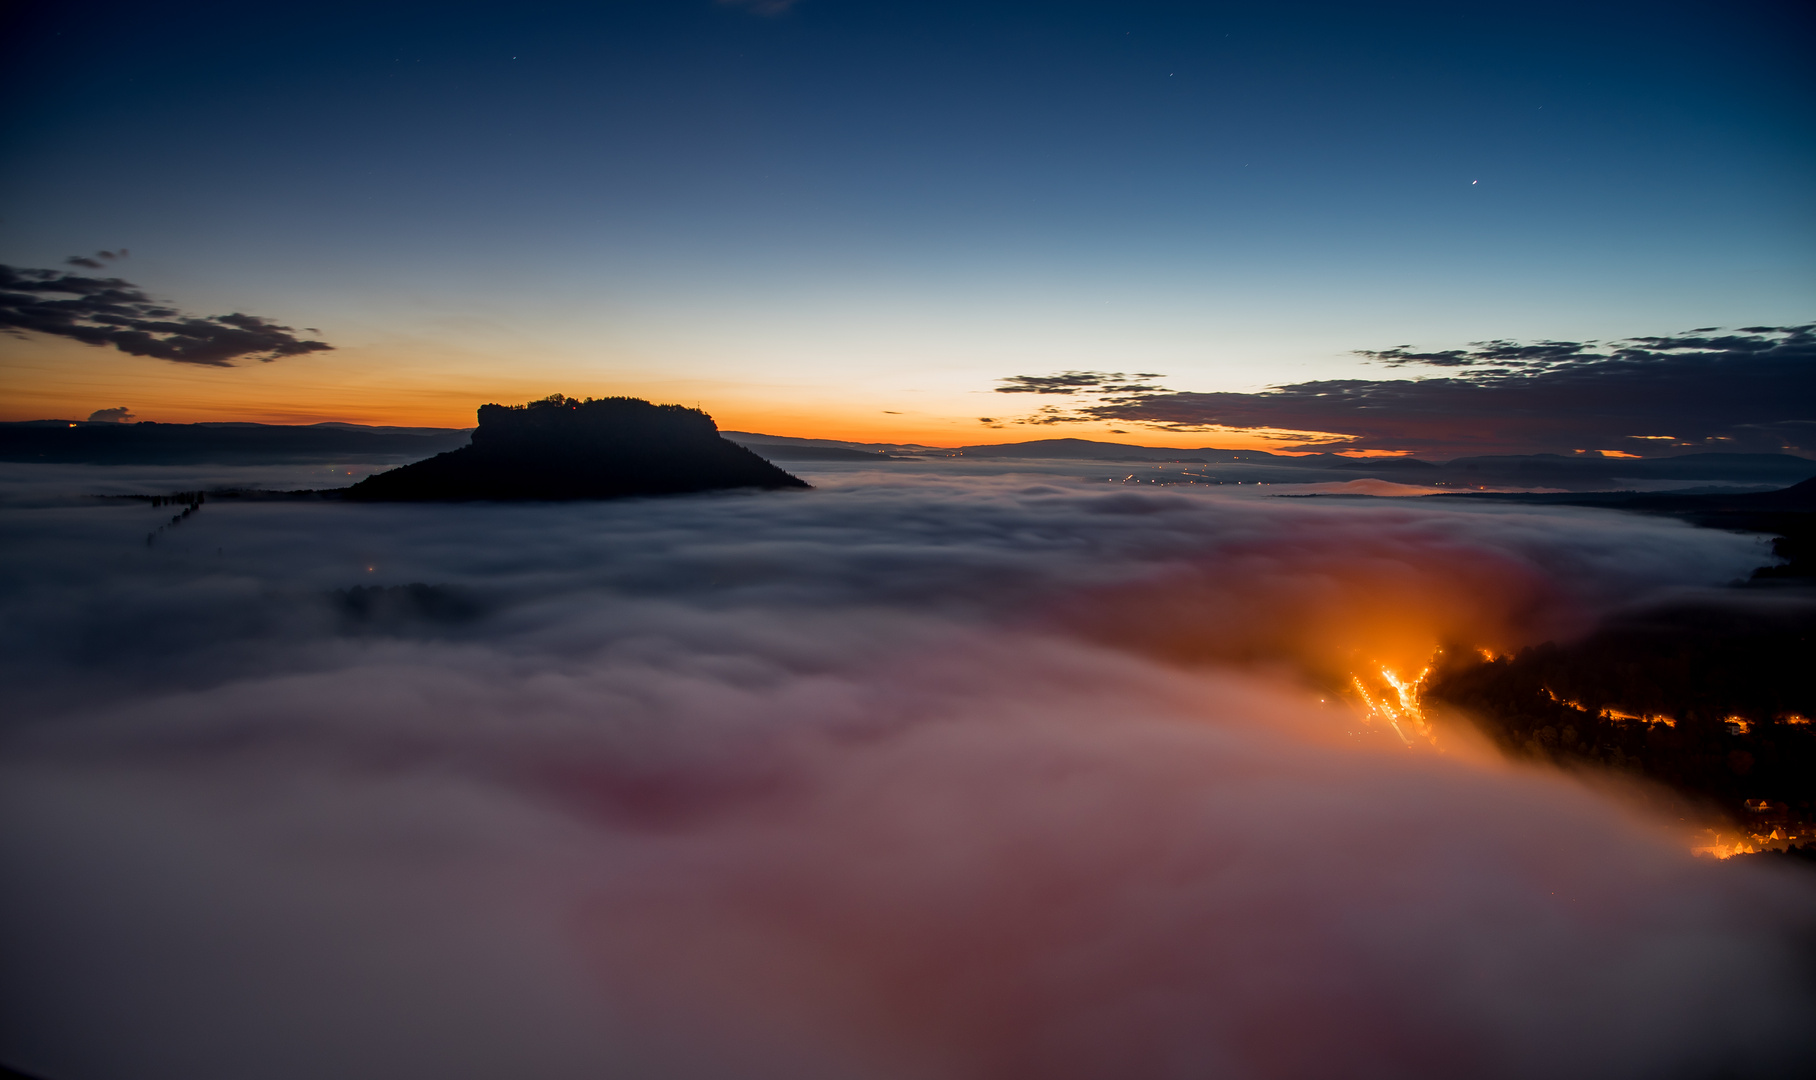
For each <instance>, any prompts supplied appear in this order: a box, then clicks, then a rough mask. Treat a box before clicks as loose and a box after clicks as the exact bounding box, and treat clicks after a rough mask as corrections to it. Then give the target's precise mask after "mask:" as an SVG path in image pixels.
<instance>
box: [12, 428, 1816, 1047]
mask: <svg viewBox="0 0 1816 1080" xmlns="http://www.w3.org/2000/svg"><path fill="white" fill-rule="evenodd" d="M903 464H913V465H914V468H912V469H902V468H900V465H903ZM790 467H791V469H792V471H795V472H797V473H799V474H801V475H803V476H804V477H805V478H807V479H809V480H810V481H812V482H813V483H814V484H816V485H817V486H816V489H815V490H813V491H808V492H789V493H753V492H733V493H722V494H711V495H701V496H688V497H679V498H669V499H655V500H626V501H619V502H605V503H590V504H539V505H489V504H471V505H439V506H438V505H349V504H342V503H338V502H332V501H307V500H303V501H257V500H246V499H239V500H235V499H227V498H215V499H211V500H209V501H207V502H206V503H204V504H203V505H202V506H201V508H200V509H199V510H197V511H195V512H193V513H192V514H191V515H190V516H189V517H188V518H186V519H184V520H182V521H180V522H179V523H177V524H174V525H167V527H165V528H163V529H162V531H158V529H159V527H160V526H165V525H166V523H168V522H169V521H170V519H171V517H172V516H173V508H172V507H169V506H164V507H155V508H154V507H152V506H149V505H148V504H146V503H144V502H135V501H129V500H121V499H102V498H97V497H94V496H96V495H121V494H133V493H139V494H162V493H167V492H171V491H179V490H195V489H200V488H209V487H220V486H227V487H278V488H289V487H320V486H327V485H326V484H325V483H324V482H323V480H322V477H321V476H317V475H316V474H317V473H321V474H322V476H326V470H325V469H318V468H315V467H284V468H271V469H256V468H238V469H236V468H226V467H216V468H197V469H181V468H157V469H138V470H131V469H106V468H95V467H86V466H55V467H53V466H24V465H3V466H0V543H3V544H4V556H5V558H4V562H3V564H0V678H3V679H4V680H5V686H6V700H7V701H8V703H9V705H8V708H7V710H6V719H5V721H4V723H3V725H0V801H3V803H4V805H3V807H0V860H4V861H3V863H0V865H3V866H4V868H5V873H6V881H7V886H6V888H5V890H4V892H3V893H0V897H3V898H0V949H3V953H0V955H4V957H5V962H4V964H3V965H0V1061H4V1062H5V1063H6V1064H8V1065H10V1066H12V1067H14V1068H18V1069H23V1070H26V1071H28V1072H30V1073H33V1074H35V1075H38V1076H41V1077H43V1078H44V1080H112V1078H130V1080H161V1078H171V1080H211V1078H220V1080H240V1078H245V1077H260V1078H273V1080H285V1078H293V1077H294V1078H298V1080H301V1078H310V1080H315V1078H319V1077H325V1076H332V1077H336V1078H343V1080H345V1078H373V1080H380V1078H383V1080H395V1078H414V1077H423V1078H437V1080H449V1078H469V1077H470V1078H474V1080H481V1078H486V1080H490V1078H496V1077H501V1076H510V1077H523V1078H545V1077H546V1078H551V1080H553V1078H567V1077H574V1078H581V1077H585V1078H597V1077H603V1076H610V1077H633V1078H641V1077H652V1078H654V1077H664V1078H667V1077H673V1078H695V1077H698V1078H734V1080H737V1078H746V1077H749V1078H771V1077H774V1078H790V1080H796V1078H819V1077H825V1078H844V1077H861V1078H897V1077H899V1078H903V1080H909V1078H941V1080H946V1078H954V1080H965V1078H978V1080H995V1078H1018V1080H1019V1078H1042V1080H1046V1078H1052V1080H1070V1078H1080V1080H1084V1078H1092V1080H1095V1078H1119V1080H1120V1078H1132V1080H1142V1078H1150V1077H1153V1078H1181V1080H1185V1078H1193V1080H1197V1078H1210V1077H1215V1078H1232V1080H1245V1078H1251V1077H1252V1078H1269V1080H1273V1078H1293V1080H1297V1078H1305V1080H1314V1078H1317V1080H1321V1078H1327V1077H1336V1076H1341V1077H1353V1078H1373V1077H1381V1078H1387V1077H1396V1078H1401V1077H1433V1078H1449V1077H1464V1076H1468V1077H1484V1078H1494V1077H1538V1076H1543V1077H1562V1078H1568V1077H1583V1078H1596V1080H1607V1078H1615V1077H1648V1078H1649V1077H1680V1076H1681V1077H1712V1076H1717V1075H1720V1076H1733V1077H1746V1076H1761V1077H1765V1076H1799V1075H1806V1073H1805V1071H1804V1070H1805V1069H1806V1068H1807V1067H1808V1064H1809V1062H1810V1061H1811V1060H1812V1055H1816V1025H1812V1023H1811V1019H1812V1016H1813V1015H1816V1013H1813V1012H1812V1009H1813V1008H1816V948H1813V946H1812V943H1813V942H1816V875H1812V874H1809V873H1808V872H1807V871H1806V870H1805V869H1804V868H1802V867H1797V866H1781V865H1771V864H1768V865H1761V864H1759V863H1758V861H1756V860H1733V861H1729V862H1725V863H1723V862H1716V861H1713V860H1708V859H1699V858H1695V857H1693V856H1692V855H1691V854H1690V850H1689V848H1690V841H1689V836H1688V834H1689V829H1690V826H1689V825H1688V824H1687V823H1685V822H1682V821H1677V820H1662V819H1656V818H1653V817H1648V816H1647V815H1646V813H1645V812H1643V811H1642V810H1640V809H1638V805H1639V804H1638V801H1637V800H1634V799H1630V798H1629V797H1628V796H1627V795H1626V794H1625V793H1624V792H1623V791H1621V790H1619V789H1616V788H1610V787H1606V786H1602V785H1598V784H1592V783H1589V782H1587V781H1584V780H1579V779H1575V778H1572V777H1570V776H1567V775H1564V774H1562V773H1559V772H1556V771H1551V770H1543V769H1539V768H1535V767H1530V766H1515V765H1512V764H1508V763H1505V762H1503V761H1501V760H1499V759H1498V758H1497V757H1496V756H1495V755H1494V753H1493V752H1492V751H1490V750H1489V749H1487V748H1486V747H1485V746H1483V745H1481V744H1479V743H1477V742H1475V741H1473V740H1471V739H1470V738H1469V737H1468V736H1467V734H1466V728H1463V727H1454V728H1447V729H1445V732H1446V733H1445V735H1444V737H1443V738H1440V739H1438V740H1437V741H1436V742H1435V743H1433V742H1426V741H1423V740H1414V741H1413V742H1412V744H1410V745H1409V744H1408V743H1407V742H1404V741H1402V740H1401V739H1399V738H1397V737H1395V735H1394V733H1393V732H1391V731H1387V730H1384V729H1382V728H1381V727H1380V726H1379V725H1376V724H1371V723H1369V722H1367V721H1366V720H1365V718H1364V717H1363V715H1362V714H1361V713H1360V712H1359V711H1357V710H1356V709H1355V708H1354V707H1353V706H1352V705H1351V704H1350V703H1348V702H1347V701H1345V700H1344V699H1343V698H1341V697H1340V696H1338V695H1337V694H1335V693H1333V692H1332V689H1333V688H1335V687H1339V686H1341V685H1342V683H1343V680H1344V678H1345V677H1346V675H1347V673H1349V672H1350V671H1352V670H1356V669H1360V668H1366V667H1380V666H1389V667H1392V668H1394V669H1396V670H1403V671H1410V670H1413V669H1416V668H1417V667H1419V666H1420V665H1421V664H1423V663H1425V662H1426V661H1428V660H1429V659H1430V657H1431V654H1432V651H1433V650H1434V649H1436V648H1437V647H1439V645H1440V644H1443V643H1449V644H1450V645H1451V647H1469V648H1488V649H1493V650H1496V651H1503V650H1507V649H1512V648H1517V647H1519V646H1521V645H1523V644H1528V643H1533V642H1537V641H1542V640H1546V639H1548V638H1564V637H1568V636H1569V635H1572V634H1579V633H1582V632H1583V631H1584V630H1585V629H1587V628H1588V627H1589V626H1591V625H1593V624H1594V622H1595V621H1596V620H1597V619H1598V618H1600V617H1602V616H1604V615H1606V614H1608V613H1610V612H1615V611H1617V610H1621V609H1624V608H1631V607H1635V606H1642V605H1645V604H1647V603H1651V602H1656V601H1659V600H1662V599H1667V598H1672V597H1681V596H1684V595H1688V594H1694V593H1696V592H1698V591H1702V590H1711V589H1719V588H1721V587H1723V586H1724V585H1725V584H1726V583H1728V582H1730V581H1732V580H1734V579H1735V578H1737V577H1744V576H1745V574H1746V572H1747V571H1748V570H1749V569H1750V568H1751V567H1753V566H1756V565H1759V564H1760V563H1762V562H1765V561H1767V560H1768V558H1769V556H1768V553H1767V549H1766V547H1765V544H1764V543H1763V542H1762V541H1761V540H1760V539H1758V538H1756V537H1748V536H1741V535H1736V534H1730V533H1723V532H1717V531H1711V530H1696V529H1692V528H1689V527H1688V526H1685V525H1683V524H1681V523H1679V522H1676V521H1673V520H1668V519H1662V518H1647V517H1640V516H1635V515H1626V514H1618V513H1611V512H1603V511H1592V510H1580V509H1568V508H1534V507H1521V506H1507V505H1499V506H1464V505H1456V504H1448V505H1433V504H1432V503H1431V502H1430V501H1422V500H1410V499H1367V498H1346V497H1327V498H1303V499H1293V498H1279V497H1276V496H1277V494H1278V493H1277V492H1276V491H1274V490H1273V489H1271V488H1269V487H1263V486H1255V485H1234V484H1224V485H1214V484H1196V485H1195V484H1170V485H1166V486H1160V485H1138V484H1135V483H1133V482H1132V481H1130V480H1129V479H1128V477H1127V476H1122V475H1114V476H1113V475H1111V474H1112V473H1116V472H1118V470H1116V469H1114V468H1113V467H1112V468H1110V469H1108V470H1106V468H1105V467H1104V466H1103V465H1102V464H1101V463H1095V464H1093V463H1086V464H1085V465H1079V464H1078V463H1055V464H1053V465H1051V466H1041V467H1038V468H1037V467H1033V466H1027V465H1025V463H1024V464H1022V465H1017V464H1013V463H1007V464H1002V463H999V464H994V465H990V466H982V465H979V464H977V463H968V462H939V461H927V462H920V463H892V464H891V465H890V466H889V467H886V468H882V469H873V468H870V467H867V466H866V467H858V466H846V465H836V466H805V467H797V466H795V465H793V464H791V466H790ZM341 471H342V472H349V473H350V472H352V471H353V470H352V468H351V467H348V468H346V469H343V470H341ZM367 471H369V470H367ZM1136 471H1137V470H1136V469H1134V468H1129V469H1123V470H1120V473H1126V474H1130V475H1132V474H1134V473H1135V472H1136ZM362 475H363V473H362ZM1283 490H1284V489H1283ZM176 509H178V510H180V509H181V507H178V508H176Z"/></svg>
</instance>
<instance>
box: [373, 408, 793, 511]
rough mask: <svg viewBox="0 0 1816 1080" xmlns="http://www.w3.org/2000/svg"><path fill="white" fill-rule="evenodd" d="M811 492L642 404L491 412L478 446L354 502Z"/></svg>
mask: <svg viewBox="0 0 1816 1080" xmlns="http://www.w3.org/2000/svg"><path fill="white" fill-rule="evenodd" d="M807 486H808V485H807V484H806V483H804V482H803V481H801V480H799V479H797V478H796V477H794V476H791V475H789V474H788V473H786V472H783V471H782V470H781V469H778V468H776V467H775V466H774V465H771V464H770V463H769V462H767V461H765V460H763V459H762V458H760V457H758V456H757V455H756V454H753V453H751V452H750V451H749V450H746V449H744V448H743V447H741V446H739V445H738V444H736V443H733V442H730V441H728V440H726V439H724V438H721V437H720V435H719V429H718V426H717V425H715V424H714V423H713V420H712V417H710V416H708V415H707V414H705V413H703V412H701V411H700V410H698V409H689V408H685V407H683V406H680V405H652V404H650V403H649V402H647V401H643V400H641V399H638V398H625V397H620V398H600V399H597V400H592V399H589V400H586V401H579V400H576V399H574V398H566V397H562V396H561V395H559V394H557V395H554V396H553V397H549V398H545V399H544V400H542V401H532V402H530V403H529V404H527V405H482V406H480V408H479V428H478V430H476V431H474V432H473V439H472V443H471V444H470V445H468V446H464V447H462V448H460V449H459V450H453V451H450V452H448V453H445V454H439V455H437V456H435V457H432V458H429V459H428V460H426V461H419V462H416V463H415V464H413V465H406V466H404V467H403V468H400V469H393V470H391V471H390V472H384V473H379V474H378V475H376V476H372V477H369V478H367V479H366V480H363V481H361V482H359V483H357V484H355V485H353V486H352V487H350V488H348V489H347V495H346V497H347V498H349V499H359V500H370V501H386V502H391V501H453V500H466V499H611V498H620V497H624V496H631V495H675V494H681V493H684V492H691V491H713V490H718V489H722V488H740V487H756V488H805V487H807Z"/></svg>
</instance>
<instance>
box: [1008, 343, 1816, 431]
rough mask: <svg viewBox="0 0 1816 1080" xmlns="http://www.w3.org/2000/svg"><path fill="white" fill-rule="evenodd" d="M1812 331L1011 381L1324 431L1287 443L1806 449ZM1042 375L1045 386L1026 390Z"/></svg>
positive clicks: (1131, 415)
mask: <svg viewBox="0 0 1816 1080" xmlns="http://www.w3.org/2000/svg"><path fill="white" fill-rule="evenodd" d="M1813 329H1816V327H1812V326H1809V325H1805V326H1790V327H1764V326H1752V327H1744V328H1742V329H1740V330H1738V331H1734V332H1730V333H1725V334H1717V333H1713V332H1712V330H1711V328H1703V329H1702V330H1698V331H1692V332H1690V333H1687V334H1679V335H1673V336H1664V337H1636V338H1628V339H1624V340H1621V341H1616V342H1609V343H1605V344H1597V343H1594V342H1570V341H1544V342H1538V343H1536V344H1528V345H1521V344H1518V343H1515V342H1507V341H1490V342H1481V343H1477V344H1475V345H1472V346H1470V347H1469V348H1467V349H1452V350H1445V351H1440V352H1416V351H1413V350H1412V349H1411V347H1409V346H1398V347H1395V348H1392V349H1382V350H1376V351H1369V352H1364V353H1362V355H1364V356H1368V357H1370V358H1372V359H1375V360H1379V361H1381V362H1382V363H1385V364H1387V365H1389V366H1393V367H1403V366H1408V365H1422V366H1427V367H1433V368H1440V369H1461V370H1456V372H1455V373H1454V374H1446V375H1444V376H1442V377H1436V378H1414V379H1404V378H1401V379H1332V380H1321V381H1316V382H1304V383H1291V384H1287V385H1283V386H1276V387H1272V388H1270V389H1268V390H1265V391H1262V392H1260V393H1252V394H1250V393H1191V392H1178V391H1164V390H1160V389H1157V388H1156V389H1144V388H1142V387H1139V386H1119V385H1115V383H1116V382H1117V380H1118V379H1119V377H1118V376H1114V375H1109V374H1101V373H1090V372H1067V373H1064V374H1062V375H1057V376H1018V377H1017V378H1016V379H1015V380H1010V381H1009V382H1010V383H1011V385H1012V386H1015V387H1020V386H1027V387H1029V388H1030V389H1029V390H1028V391H1024V392H1041V393H1099V394H1101V395H1102V396H1101V397H1099V398H1098V399H1096V400H1093V401H1089V402H1087V403H1084V404H1082V405H1079V406H1075V407H1072V408H1069V409H1060V408H1052V407H1049V408H1047V409H1043V410H1039V411H1037V412H1036V413H1035V414H1034V415H1032V416H1030V417H1028V418H1026V419H1024V420H1023V421H1022V422H1024V423H1034V424H1064V423H1075V422H1083V421H1092V422H1101V421H1111V422H1118V423H1141V424H1146V425H1148V426H1150V427H1153V428H1159V429H1167V430H1177V431H1195V430H1213V429H1218V428H1236V429H1273V430H1277V431H1289V432H1324V433H1330V437H1328V438H1307V439H1302V440H1300V441H1298V442H1297V443H1294V444H1292V448H1295V449H1331V450H1344V449H1354V450H1401V451H1413V452H1416V453H1424V454H1428V455H1434V456H1443V455H1451V456H1455V455H1460V454H1469V453H1532V452H1562V453H1569V452H1571V451H1572V450H1620V451H1623V452H1628V453H1636V454H1642V455H1645V454H1660V453H1684V452H1686V451H1691V450H1737V451H1738V450H1745V451H1765V452H1783V451H1790V452H1801V453H1810V452H1811V451H1812V450H1816V333H1812V331H1813ZM1052 380H1058V381H1052ZM1049 385H1050V386H1052V387H1054V388H1055V389H1050V390H1048V389H1038V388H1041V387H1046V386H1049ZM1068 387H1070V388H1071V389H1067V388H1068ZM999 389H1000V388H999ZM1011 392H1014V391H1011Z"/></svg>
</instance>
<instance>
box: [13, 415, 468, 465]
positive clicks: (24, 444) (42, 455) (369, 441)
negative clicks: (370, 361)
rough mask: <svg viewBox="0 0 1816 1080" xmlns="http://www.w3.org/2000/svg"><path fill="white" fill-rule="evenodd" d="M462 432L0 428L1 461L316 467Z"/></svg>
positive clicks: (401, 453)
mask: <svg viewBox="0 0 1816 1080" xmlns="http://www.w3.org/2000/svg"><path fill="white" fill-rule="evenodd" d="M468 434H469V432H468V431H467V430H465V429H460V428H371V427H362V426H360V425H358V424H339V423H326V424H306V425H292V424H158V423H152V422H150V421H145V422H141V423H137V424H105V423H85V422H81V421H75V420H28V421H25V422H23V423H8V424H0V461H37V462H46V463H57V464H85V465H239V464H261V465H264V464H314V463H317V462H340V461H365V462H385V461H415V460H417V459H419V458H424V457H428V456H430V455H431V454H439V453H441V452H442V451H444V450H452V449H454V448H455V447H457V446H461V445H463V444H465V443H466V441H467V436H468Z"/></svg>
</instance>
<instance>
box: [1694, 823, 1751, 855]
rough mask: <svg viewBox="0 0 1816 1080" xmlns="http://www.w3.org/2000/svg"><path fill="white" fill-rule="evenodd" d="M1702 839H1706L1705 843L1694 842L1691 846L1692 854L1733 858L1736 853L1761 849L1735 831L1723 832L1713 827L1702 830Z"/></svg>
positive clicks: (1747, 853)
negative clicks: (1734, 832)
mask: <svg viewBox="0 0 1816 1080" xmlns="http://www.w3.org/2000/svg"><path fill="white" fill-rule="evenodd" d="M1702 839H1703V841H1704V842H1703V843H1700V844H1694V845H1692V846H1691V847H1690V854H1692V855H1711V856H1714V857H1715V858H1717V859H1732V858H1733V857H1734V856H1736V855H1753V854H1756V853H1757V852H1758V851H1759V848H1757V847H1755V846H1754V845H1753V842H1752V840H1751V839H1749V838H1747V837H1744V836H1739V835H1736V834H1733V833H1721V832H1716V831H1715V830H1713V829H1704V830H1703V832H1702Z"/></svg>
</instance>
